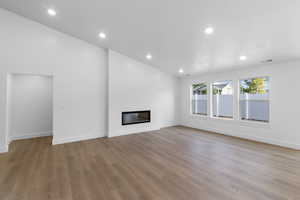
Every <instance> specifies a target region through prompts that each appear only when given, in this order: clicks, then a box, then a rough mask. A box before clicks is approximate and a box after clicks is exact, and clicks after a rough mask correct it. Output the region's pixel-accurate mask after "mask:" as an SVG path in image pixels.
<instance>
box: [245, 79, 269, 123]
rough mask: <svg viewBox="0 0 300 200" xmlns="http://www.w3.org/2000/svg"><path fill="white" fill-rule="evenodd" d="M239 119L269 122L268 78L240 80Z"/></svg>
mask: <svg viewBox="0 0 300 200" xmlns="http://www.w3.org/2000/svg"><path fill="white" fill-rule="evenodd" d="M240 119H241V120H251V121H260V122H269V77H259V78H250V79H243V80H240Z"/></svg>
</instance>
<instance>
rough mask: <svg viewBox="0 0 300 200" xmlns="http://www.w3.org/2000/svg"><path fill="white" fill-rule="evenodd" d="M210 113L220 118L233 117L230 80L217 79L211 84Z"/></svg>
mask: <svg viewBox="0 0 300 200" xmlns="http://www.w3.org/2000/svg"><path fill="white" fill-rule="evenodd" d="M212 94H213V97H212V110H213V113H212V115H213V116H214V117H221V118H233V85H232V81H218V82H214V83H213V84H212Z"/></svg>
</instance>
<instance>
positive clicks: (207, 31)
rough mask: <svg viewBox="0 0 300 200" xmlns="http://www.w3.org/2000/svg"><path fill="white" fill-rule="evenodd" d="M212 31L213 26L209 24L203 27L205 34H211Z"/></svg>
mask: <svg viewBox="0 0 300 200" xmlns="http://www.w3.org/2000/svg"><path fill="white" fill-rule="evenodd" d="M214 31H215V29H214V28H213V27H211V26H210V27H207V28H205V30H204V33H205V34H206V35H210V34H213V33H214Z"/></svg>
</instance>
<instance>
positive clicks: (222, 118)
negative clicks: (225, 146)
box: [210, 79, 236, 121]
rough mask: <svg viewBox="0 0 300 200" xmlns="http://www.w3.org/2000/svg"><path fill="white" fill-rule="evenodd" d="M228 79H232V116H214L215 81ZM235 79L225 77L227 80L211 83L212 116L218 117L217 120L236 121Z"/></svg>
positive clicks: (213, 117)
mask: <svg viewBox="0 0 300 200" xmlns="http://www.w3.org/2000/svg"><path fill="white" fill-rule="evenodd" d="M226 81H231V84H232V117H218V116H214V106H213V100H214V93H213V88H214V83H216V82H226ZM234 82H235V80H234V79H225V80H215V81H212V82H211V83H210V118H212V119H216V120H225V121H234V120H235V117H234V108H235V105H234V100H235V98H236V97H235V91H234V90H235V84H234Z"/></svg>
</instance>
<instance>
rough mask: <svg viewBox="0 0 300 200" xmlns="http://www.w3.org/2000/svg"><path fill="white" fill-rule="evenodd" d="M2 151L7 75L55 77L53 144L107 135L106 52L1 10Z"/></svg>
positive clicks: (0, 134)
mask: <svg viewBox="0 0 300 200" xmlns="http://www.w3.org/2000/svg"><path fill="white" fill-rule="evenodd" d="M0 24H1V31H0V44H1V45H0V151H4V150H5V149H6V147H7V138H6V135H7V134H6V133H7V131H8V121H7V120H6V119H7V110H6V109H7V80H6V77H7V75H8V74H9V73H29V74H41V75H53V79H54V81H53V135H54V138H53V140H54V143H63V142H69V141H74V140H81V139H87V138H95V137H102V136H104V135H106V134H107V52H106V51H105V50H104V49H100V48H97V47H95V46H93V45H90V44H87V43H86V42H83V41H81V40H78V39H76V38H73V37H70V36H68V35H65V34H63V33H60V32H57V31H54V30H52V29H49V28H47V27H45V26H43V25H40V24H38V23H35V22H33V21H30V20H27V19H25V18H23V17H20V16H17V15H15V14H12V13H10V12H7V11H5V10H2V9H0Z"/></svg>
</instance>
